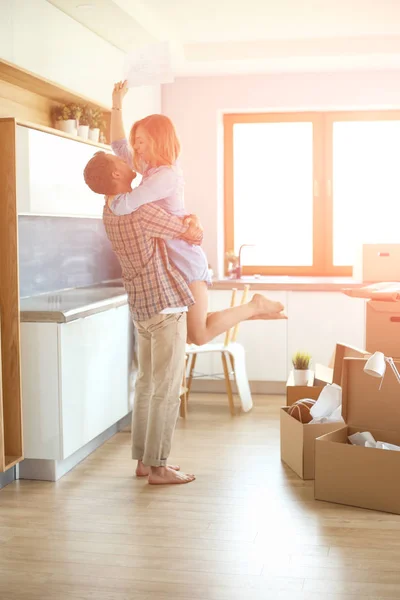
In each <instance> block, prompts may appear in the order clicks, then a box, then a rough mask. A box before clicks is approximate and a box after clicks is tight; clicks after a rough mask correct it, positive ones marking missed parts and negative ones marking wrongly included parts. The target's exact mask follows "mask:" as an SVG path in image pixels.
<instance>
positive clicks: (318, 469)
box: [315, 358, 400, 514]
mask: <svg viewBox="0 0 400 600" xmlns="http://www.w3.org/2000/svg"><path fill="white" fill-rule="evenodd" d="M365 364H366V359H357V358H345V360H344V365H343V378H342V401H343V404H342V414H343V418H344V420H345V421H346V423H347V425H346V426H345V427H343V426H342V427H340V428H337V429H336V431H333V432H330V433H328V434H325V435H323V436H321V437H318V438H317V439H316V440H315V498H316V500H325V501H328V502H335V503H338V504H346V505H350V506H358V507H361V508H369V509H373V510H379V511H384V512H390V513H395V514H400V479H399V477H398V476H397V475H398V473H400V452H396V451H392V450H380V449H375V448H364V447H360V446H352V445H351V444H350V443H349V442H348V436H349V435H351V434H353V433H356V432H358V431H359V432H363V431H369V432H370V433H372V435H373V436H374V438H375V439H376V440H377V441H384V442H385V441H386V442H389V443H392V444H396V445H400V401H399V400H400V385H399V384H398V382H397V379H396V377H395V375H394V373H393V372H392V370H391V369H390V367H389V366H388V367H387V370H386V374H385V377H384V380H383V383H382V387H381V390H379V386H380V384H381V380H380V379H376V378H374V377H371V376H369V375H367V374H366V373H364V370H363V369H364V366H365ZM396 367H397V368H398V369H399V368H400V361H397V362H396Z"/></svg>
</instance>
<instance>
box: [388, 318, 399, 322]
mask: <svg viewBox="0 0 400 600" xmlns="http://www.w3.org/2000/svg"><path fill="white" fill-rule="evenodd" d="M390 321H391V322H392V323H400V317H390Z"/></svg>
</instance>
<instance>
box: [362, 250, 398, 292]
mask: <svg viewBox="0 0 400 600" xmlns="http://www.w3.org/2000/svg"><path fill="white" fill-rule="evenodd" d="M353 279H355V280H356V281H362V282H364V283H378V282H380V281H400V244H363V245H362V247H360V249H359V252H358V255H357V258H356V260H355V264H354V267H353Z"/></svg>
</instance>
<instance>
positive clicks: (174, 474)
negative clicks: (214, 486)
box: [149, 467, 196, 485]
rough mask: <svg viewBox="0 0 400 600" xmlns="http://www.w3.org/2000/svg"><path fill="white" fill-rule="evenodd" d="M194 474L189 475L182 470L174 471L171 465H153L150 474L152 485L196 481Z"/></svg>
mask: <svg viewBox="0 0 400 600" xmlns="http://www.w3.org/2000/svg"><path fill="white" fill-rule="evenodd" d="M195 479H196V477H195V476H194V475H187V474H186V473H181V472H180V471H174V469H171V468H169V467H151V472H150V475H149V483H150V485H171V484H180V483H190V482H191V481H194V480H195Z"/></svg>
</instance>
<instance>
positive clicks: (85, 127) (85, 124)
mask: <svg viewBox="0 0 400 600" xmlns="http://www.w3.org/2000/svg"><path fill="white" fill-rule="evenodd" d="M91 114H92V110H91V108H90V107H89V106H87V105H85V106H84V107H83V108H82V114H81V116H80V118H79V125H78V135H79V137H81V138H82V139H83V140H87V139H88V138H89V125H90V119H91Z"/></svg>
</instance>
